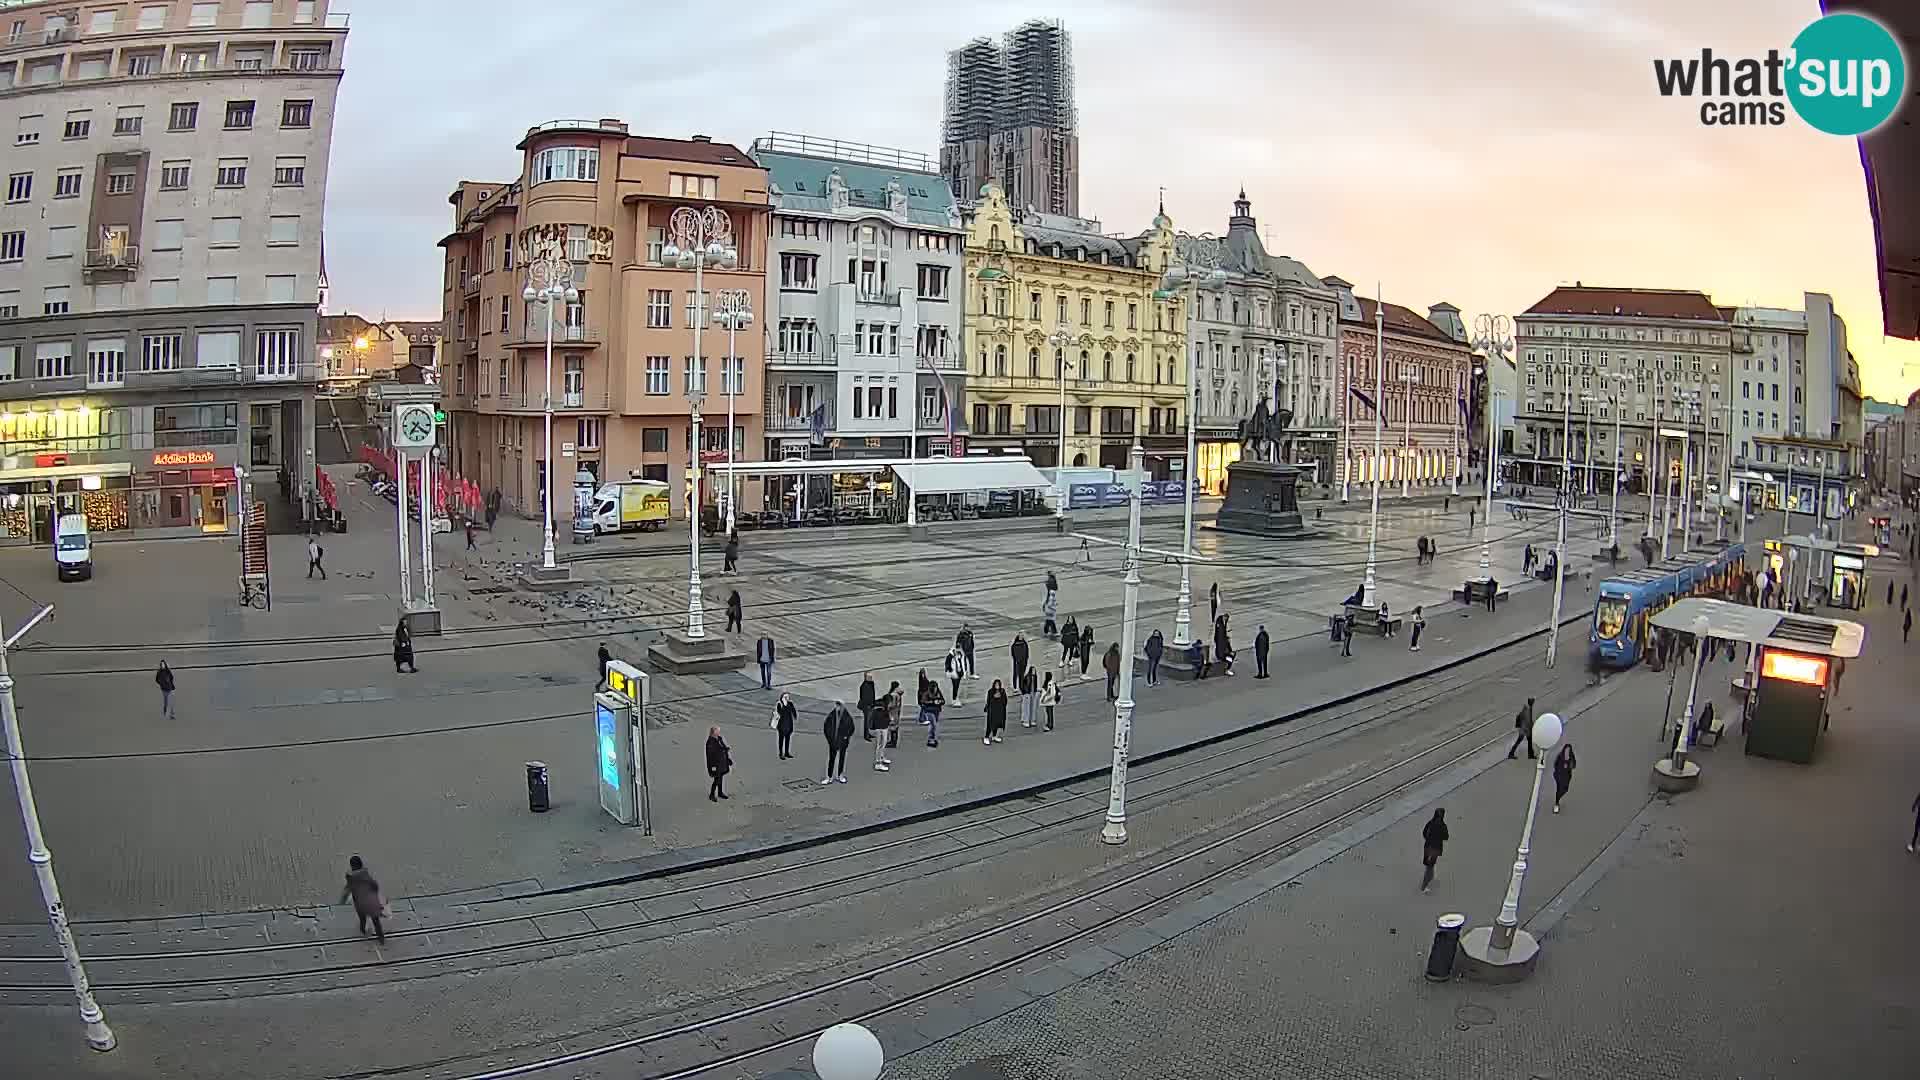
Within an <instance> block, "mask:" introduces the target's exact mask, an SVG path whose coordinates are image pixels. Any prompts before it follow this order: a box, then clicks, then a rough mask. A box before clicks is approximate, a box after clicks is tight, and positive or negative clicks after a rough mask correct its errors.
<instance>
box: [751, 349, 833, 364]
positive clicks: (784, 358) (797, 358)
mask: <svg viewBox="0 0 1920 1080" xmlns="http://www.w3.org/2000/svg"><path fill="white" fill-rule="evenodd" d="M836 359H837V358H836V357H834V356H832V355H831V354H828V353H817V352H789V351H775V352H770V353H768V354H767V364H768V366H770V367H815V368H818V367H832V366H834V362H835V360H836Z"/></svg>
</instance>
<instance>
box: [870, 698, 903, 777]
mask: <svg viewBox="0 0 1920 1080" xmlns="http://www.w3.org/2000/svg"><path fill="white" fill-rule="evenodd" d="M899 691H900V684H899V683H894V684H893V689H892V690H890V691H888V693H887V695H886V696H885V697H883V698H880V699H878V700H876V701H875V702H874V703H873V704H872V705H871V706H870V707H868V709H867V728H868V730H870V731H872V732H873V735H874V739H873V771H874V772H886V771H887V770H888V769H890V768H892V767H893V759H892V758H889V757H888V756H887V736H888V735H890V734H892V733H893V710H892V709H891V708H890V707H889V706H891V705H892V704H893V695H894V694H896V693H898V692H899Z"/></svg>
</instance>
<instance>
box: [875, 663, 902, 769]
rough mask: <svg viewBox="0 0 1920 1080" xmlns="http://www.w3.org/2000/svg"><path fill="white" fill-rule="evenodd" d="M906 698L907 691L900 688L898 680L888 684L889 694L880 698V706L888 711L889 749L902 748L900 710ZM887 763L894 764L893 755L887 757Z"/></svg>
mask: <svg viewBox="0 0 1920 1080" xmlns="http://www.w3.org/2000/svg"><path fill="white" fill-rule="evenodd" d="M906 700H907V692H906V691H905V690H902V689H900V684H899V683H898V682H895V683H893V684H891V685H890V686H888V687H887V696H886V697H883V698H881V699H880V707H881V708H883V709H885V710H886V711H887V749H889V750H897V749H899V748H900V711H901V708H902V706H903V705H904V704H905V702H906ZM887 764H889V765H891V764H893V758H892V756H891V755H889V756H888V758H887Z"/></svg>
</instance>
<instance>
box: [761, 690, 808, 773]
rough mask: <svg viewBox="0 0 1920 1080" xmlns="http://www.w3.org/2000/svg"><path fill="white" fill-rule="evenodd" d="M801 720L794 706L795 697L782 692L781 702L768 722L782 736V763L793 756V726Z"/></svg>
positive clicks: (798, 711)
mask: <svg viewBox="0 0 1920 1080" xmlns="http://www.w3.org/2000/svg"><path fill="white" fill-rule="evenodd" d="M799 718H800V709H799V708H798V707H797V706H795V705H794V703H793V695H792V694H789V693H787V692H786V691H784V690H783V691H781V692H780V701H779V702H778V703H777V704H776V705H774V707H773V717H772V718H771V719H770V720H769V721H768V725H767V726H769V727H771V728H773V730H774V732H775V733H776V734H778V735H779V736H780V760H781V761H785V760H787V759H788V758H790V757H792V756H793V724H794V721H796V720H798V719H799Z"/></svg>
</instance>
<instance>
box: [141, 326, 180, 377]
mask: <svg viewBox="0 0 1920 1080" xmlns="http://www.w3.org/2000/svg"><path fill="white" fill-rule="evenodd" d="M140 370H141V371H178V370H180V335H179V334H148V335H147V336H146V337H144V338H142V339H140Z"/></svg>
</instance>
